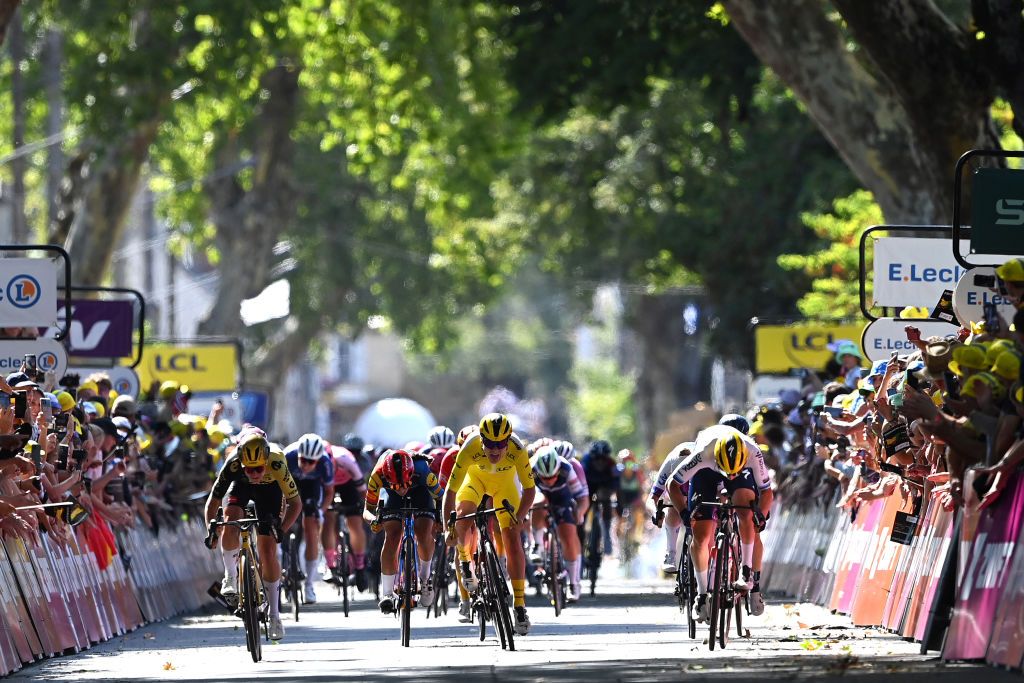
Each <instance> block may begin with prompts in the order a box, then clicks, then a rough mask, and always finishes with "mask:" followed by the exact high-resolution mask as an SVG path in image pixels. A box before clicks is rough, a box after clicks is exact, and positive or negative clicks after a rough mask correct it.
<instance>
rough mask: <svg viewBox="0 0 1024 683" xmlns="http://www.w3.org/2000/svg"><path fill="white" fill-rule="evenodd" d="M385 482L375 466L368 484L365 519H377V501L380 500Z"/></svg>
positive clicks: (371, 520)
mask: <svg viewBox="0 0 1024 683" xmlns="http://www.w3.org/2000/svg"><path fill="white" fill-rule="evenodd" d="M382 484H383V480H382V479H381V476H380V473H379V472H378V471H377V469H376V468H374V470H373V472H371V473H370V478H369V479H368V480H367V484H366V501H365V502H364V503H363V519H365V520H366V521H367V522H373V521H374V520H375V519H377V503H378V502H379V501H380V489H381V485H382Z"/></svg>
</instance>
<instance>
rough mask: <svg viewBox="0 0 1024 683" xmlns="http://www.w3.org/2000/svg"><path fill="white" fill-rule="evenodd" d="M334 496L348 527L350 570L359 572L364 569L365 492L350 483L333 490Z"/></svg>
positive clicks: (354, 483) (352, 482)
mask: <svg viewBox="0 0 1024 683" xmlns="http://www.w3.org/2000/svg"><path fill="white" fill-rule="evenodd" d="M335 495H336V496H337V497H338V498H340V499H341V504H342V506H343V507H342V510H341V514H343V515H344V516H345V523H346V524H347V525H348V540H349V543H351V544H352V569H355V570H356V571H357V572H361V571H363V570H364V569H365V568H366V531H365V529H364V527H363V518H362V510H363V505H364V503H365V501H366V491H365V489H362V488H360V486H359V485H358V484H357V483H356V482H354V481H350V482H348V483H347V484H344V485H342V486H339V487H337V488H336V489H335Z"/></svg>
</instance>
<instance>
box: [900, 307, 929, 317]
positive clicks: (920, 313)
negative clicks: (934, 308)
mask: <svg viewBox="0 0 1024 683" xmlns="http://www.w3.org/2000/svg"><path fill="white" fill-rule="evenodd" d="M931 315H932V314H931V311H929V310H928V309H927V308H925V307H923V306H907V307H906V308H904V309H903V310H902V311H900V318H903V319H904V320H919V319H923V318H930V317H931Z"/></svg>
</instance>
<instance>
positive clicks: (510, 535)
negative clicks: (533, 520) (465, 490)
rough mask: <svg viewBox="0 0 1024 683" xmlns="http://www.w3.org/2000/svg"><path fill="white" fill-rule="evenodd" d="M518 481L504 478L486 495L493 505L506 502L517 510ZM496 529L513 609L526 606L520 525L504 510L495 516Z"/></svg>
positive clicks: (493, 485) (519, 495)
mask: <svg viewBox="0 0 1024 683" xmlns="http://www.w3.org/2000/svg"><path fill="white" fill-rule="evenodd" d="M517 483H518V480H516V479H509V478H505V479H504V480H503V481H496V482H494V483H493V484H491V488H488V490H487V493H488V494H490V496H491V498H493V499H494V501H495V504H496V505H498V504H500V503H499V501H505V500H507V501H508V502H509V503H511V505H512V507H513V509H518V507H519V501H520V499H521V498H522V494H521V493H520V492H519V489H518V487H517ZM497 517H498V527H499V529H500V530H501V534H500V535H501V538H502V541H503V542H504V543H503V545H504V546H505V548H504V552H505V557H506V558H507V567H506V568H507V570H508V578H509V579H510V580H511V582H512V599H513V603H514V606H515V607H524V606H525V605H526V553H524V552H523V543H522V540H521V538H520V536H519V532H520V525H519V524H518V523H516V522H517V520H515V519H513V517H512V515H510V514H509V513H507V512H505V511H504V510H503V511H501V512H499V513H498V514H497Z"/></svg>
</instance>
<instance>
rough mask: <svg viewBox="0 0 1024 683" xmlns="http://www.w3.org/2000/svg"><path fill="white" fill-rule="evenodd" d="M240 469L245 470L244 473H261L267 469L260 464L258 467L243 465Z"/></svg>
mask: <svg viewBox="0 0 1024 683" xmlns="http://www.w3.org/2000/svg"><path fill="white" fill-rule="evenodd" d="M242 469H243V470H245V473H246V474H263V472H264V471H265V470H266V469H267V466H266V465H260V466H259V467H243V468H242Z"/></svg>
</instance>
